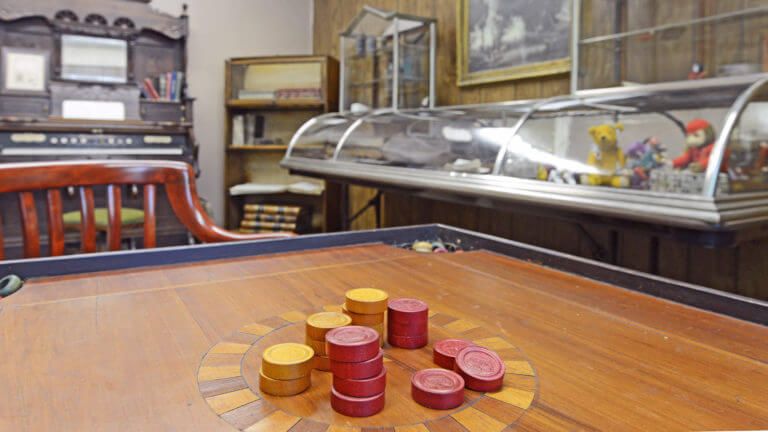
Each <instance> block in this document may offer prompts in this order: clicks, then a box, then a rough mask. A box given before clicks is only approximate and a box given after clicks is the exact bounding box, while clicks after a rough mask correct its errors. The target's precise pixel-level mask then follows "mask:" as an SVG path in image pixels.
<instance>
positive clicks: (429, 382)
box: [411, 369, 464, 409]
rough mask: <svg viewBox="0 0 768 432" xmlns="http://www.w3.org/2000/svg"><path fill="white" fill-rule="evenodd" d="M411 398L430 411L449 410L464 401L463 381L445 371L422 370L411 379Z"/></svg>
mask: <svg viewBox="0 0 768 432" xmlns="http://www.w3.org/2000/svg"><path fill="white" fill-rule="evenodd" d="M411 397H412V398H413V400H415V401H416V402H418V403H420V404H421V405H424V406H425V407H427V408H432V409H451V408H456V407H457V406H459V405H461V403H462V402H463V401H464V379H463V378H462V377H461V376H460V375H459V374H457V373H456V372H453V371H449V370H445V369H424V370H420V371H418V372H416V373H415V374H413V376H412V377H411Z"/></svg>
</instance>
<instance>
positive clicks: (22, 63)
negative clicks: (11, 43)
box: [0, 46, 50, 93]
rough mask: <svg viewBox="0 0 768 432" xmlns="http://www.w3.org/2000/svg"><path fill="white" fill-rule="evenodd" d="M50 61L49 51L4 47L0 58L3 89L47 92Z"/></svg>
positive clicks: (22, 91) (5, 90) (21, 91)
mask: <svg viewBox="0 0 768 432" xmlns="http://www.w3.org/2000/svg"><path fill="white" fill-rule="evenodd" d="M48 61H49V54H48V51H44V50H37V49H31V48H16V47H7V46H6V47H3V48H2V56H1V58H0V81H1V82H2V84H1V87H2V90H3V91H4V92H11V93H13V92H18V93H47V91H48V72H49V69H50V67H49V65H48Z"/></svg>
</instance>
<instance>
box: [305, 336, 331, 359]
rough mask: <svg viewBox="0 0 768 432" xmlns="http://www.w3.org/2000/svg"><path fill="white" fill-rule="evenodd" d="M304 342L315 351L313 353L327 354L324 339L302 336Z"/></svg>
mask: <svg viewBox="0 0 768 432" xmlns="http://www.w3.org/2000/svg"><path fill="white" fill-rule="evenodd" d="M304 343H306V344H307V345H309V347H310V348H312V350H314V351H315V355H321V356H327V355H328V354H326V352H325V340H314V339H311V338H309V337H306V338H304Z"/></svg>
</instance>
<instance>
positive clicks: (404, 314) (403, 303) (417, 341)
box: [387, 298, 429, 348]
mask: <svg viewBox="0 0 768 432" xmlns="http://www.w3.org/2000/svg"><path fill="white" fill-rule="evenodd" d="M387 320H388V321H387V341H388V342H389V344H390V345H392V346H396V347H400V348H421V347H423V346H424V345H426V344H427V340H428V339H429V332H428V328H429V307H428V306H427V304H426V303H424V302H423V301H421V300H416V299H409V298H400V299H394V300H390V301H389V305H388V306H387Z"/></svg>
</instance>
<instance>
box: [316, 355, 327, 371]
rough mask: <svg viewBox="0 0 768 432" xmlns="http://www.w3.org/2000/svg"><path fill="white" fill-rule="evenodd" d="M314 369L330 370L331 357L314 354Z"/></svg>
mask: <svg viewBox="0 0 768 432" xmlns="http://www.w3.org/2000/svg"><path fill="white" fill-rule="evenodd" d="M315 369H317V370H321V371H325V372H328V371H330V370H331V359H329V358H328V357H326V356H321V355H316V356H315Z"/></svg>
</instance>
